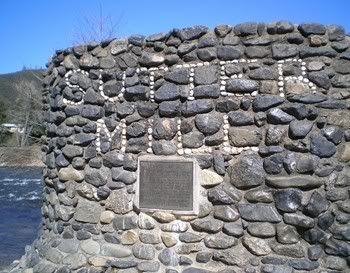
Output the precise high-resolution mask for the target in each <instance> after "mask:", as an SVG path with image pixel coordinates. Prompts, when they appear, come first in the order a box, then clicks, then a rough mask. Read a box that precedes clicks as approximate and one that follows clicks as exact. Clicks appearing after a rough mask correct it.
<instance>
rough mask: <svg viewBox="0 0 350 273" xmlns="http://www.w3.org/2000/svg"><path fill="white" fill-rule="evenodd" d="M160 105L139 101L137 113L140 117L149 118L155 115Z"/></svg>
mask: <svg viewBox="0 0 350 273" xmlns="http://www.w3.org/2000/svg"><path fill="white" fill-rule="evenodd" d="M157 107H158V105H157V104H156V103H150V102H144V101H139V102H138V103H137V112H138V113H139V114H140V116H142V117H145V118H148V117H151V116H153V115H154V113H155V111H156V109H157ZM133 112H134V111H132V112H130V113H128V114H127V115H131V114H132V113H133Z"/></svg>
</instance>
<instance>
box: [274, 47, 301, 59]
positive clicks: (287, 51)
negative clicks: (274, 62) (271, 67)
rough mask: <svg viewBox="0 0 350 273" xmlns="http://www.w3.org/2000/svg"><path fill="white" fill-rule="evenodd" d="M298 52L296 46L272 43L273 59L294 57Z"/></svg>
mask: <svg viewBox="0 0 350 273" xmlns="http://www.w3.org/2000/svg"><path fill="white" fill-rule="evenodd" d="M297 54H298V47H297V46H296V45H290V44H273V45H272V57H273V58H275V59H284V58H290V57H294V56H296V55H297Z"/></svg>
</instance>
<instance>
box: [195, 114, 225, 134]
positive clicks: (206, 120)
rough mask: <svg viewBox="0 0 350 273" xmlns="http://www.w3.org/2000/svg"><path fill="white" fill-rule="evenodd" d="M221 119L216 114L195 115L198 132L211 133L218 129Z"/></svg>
mask: <svg viewBox="0 0 350 273" xmlns="http://www.w3.org/2000/svg"><path fill="white" fill-rule="evenodd" d="M222 123H223V119H222V117H221V116H219V115H217V114H201V115H196V118H195V124H196V127H197V128H198V130H199V131H200V132H202V133H203V134H205V135H212V134H215V133H216V132H218V131H219V129H220V128H221V125H222Z"/></svg>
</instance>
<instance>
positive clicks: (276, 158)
mask: <svg viewBox="0 0 350 273" xmlns="http://www.w3.org/2000/svg"><path fill="white" fill-rule="evenodd" d="M283 159H284V157H283V155H282V154H280V153H277V154H273V155H271V156H269V157H267V158H265V159H264V169H265V171H266V172H267V173H268V174H279V173H280V172H281V171H282V169H283Z"/></svg>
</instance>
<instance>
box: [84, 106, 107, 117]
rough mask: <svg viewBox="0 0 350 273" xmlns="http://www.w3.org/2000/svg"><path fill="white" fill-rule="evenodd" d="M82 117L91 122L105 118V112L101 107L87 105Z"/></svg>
mask: <svg viewBox="0 0 350 273" xmlns="http://www.w3.org/2000/svg"><path fill="white" fill-rule="evenodd" d="M81 116H82V117H83V118H88V119H91V120H97V119H99V118H102V117H103V116H104V110H103V108H102V107H100V106H96V105H89V104H85V105H84V106H83V107H82V109H81Z"/></svg>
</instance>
